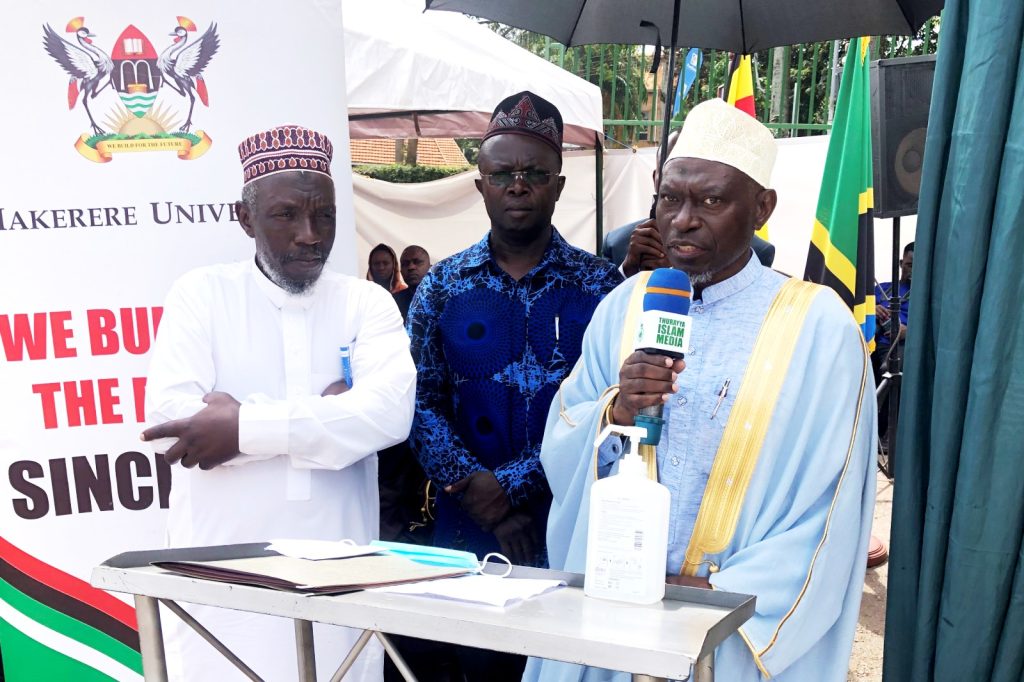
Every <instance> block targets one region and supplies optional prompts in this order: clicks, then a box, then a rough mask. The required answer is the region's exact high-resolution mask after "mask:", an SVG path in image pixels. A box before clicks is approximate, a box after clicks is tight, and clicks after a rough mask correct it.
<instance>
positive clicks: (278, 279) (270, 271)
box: [256, 245, 319, 295]
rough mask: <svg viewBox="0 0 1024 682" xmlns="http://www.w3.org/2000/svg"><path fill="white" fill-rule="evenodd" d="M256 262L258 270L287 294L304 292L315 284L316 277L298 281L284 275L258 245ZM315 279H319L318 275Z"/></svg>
mask: <svg viewBox="0 0 1024 682" xmlns="http://www.w3.org/2000/svg"><path fill="white" fill-rule="evenodd" d="M256 262H257V263H258V264H259V266H260V270H262V271H263V274H265V275H266V276H267V278H268V279H269V280H270V281H271V282H273V283H274V284H276V285H277V286H279V287H281V288H282V289H284V290H285V291H287V292H288V293H289V294H297V295H302V294H306V293H308V292H309V290H310V289H311V288H312V286H313V285H314V284H316V279H312V280H310V281H308V282H300V281H297V280H294V279H291V278H290V277H288V276H287V275H285V274H284V273H283V272H281V271H280V270H279V269H278V268H277V267H276V266H275V265H273V264H272V263H273V259H272V258H270V257H268V254H266V253H264V249H263V248H262V247H260V246H259V245H257V247H256ZM317 279H319V277H318V278H317Z"/></svg>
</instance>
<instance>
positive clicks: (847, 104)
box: [804, 38, 875, 350]
mask: <svg viewBox="0 0 1024 682" xmlns="http://www.w3.org/2000/svg"><path fill="white" fill-rule="evenodd" d="M869 44H870V39H869V38H858V39H857V40H856V41H853V42H851V43H850V49H849V50H848V52H847V54H846V64H845V66H844V67H843V80H842V82H841V84H840V86H839V99H838V100H837V102H836V113H835V119H834V120H833V122H832V135H831V138H830V139H829V143H828V156H827V157H826V159H825V172H824V175H823V176H822V179H821V191H820V193H819V194H818V210H817V211H816V212H815V220H814V231H813V232H812V233H811V247H810V250H809V252H808V254H807V269H806V271H805V272H804V279H805V280H808V281H811V282H817V283H819V284H824V285H826V286H829V287H831V288H833V289H835V291H836V292H837V293H838V294H839V296H840V297H841V298H842V299H843V300H844V301H846V304H847V305H848V306H850V310H852V311H853V316H854V317H855V318H856V320H857V323H858V324H859V325H860V327H861V330H862V331H863V332H864V340H865V342H866V343H867V344H868V348H869V349H870V350H874V347H875V295H874V291H875V289H874V281H875V265H874V263H875V254H874V243H875V235H874V212H873V210H872V209H873V208H874V193H873V190H872V167H871V101H870V96H869V93H870V89H869V83H868V46H869Z"/></svg>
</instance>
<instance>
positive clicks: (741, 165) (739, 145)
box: [666, 98, 778, 187]
mask: <svg viewBox="0 0 1024 682" xmlns="http://www.w3.org/2000/svg"><path fill="white" fill-rule="evenodd" d="M777 152H778V150H777V148H776V146H775V138H774V137H773V136H772V132H771V131H770V130H768V128H766V127H765V126H764V124H762V123H761V122H760V121H758V120H757V119H756V118H754V117H753V116H751V115H750V114H748V113H746V112H745V111H742V110H740V109H737V108H736V107H734V106H730V105H729V104H726V103H725V100H721V99H717V98H716V99H710V100H708V101H706V102H701V103H700V104H698V105H697V106H695V107H694V108H693V109H691V110H690V113H689V114H687V116H686V120H685V121H684V122H683V129H682V132H680V133H679V139H678V140H676V145H675V147H673V148H672V151H670V152H669V154H668V161H666V163H668V162H670V161H672V159H679V158H684V157H688V158H694V159H705V160H707V161H717V162H718V163H724V164H725V165H727V166H732V167H733V168H735V169H737V170H739V171H742V172H743V173H746V174H747V175H748V176H750V177H751V178H753V180H754V182H756V183H757V184H759V185H761V186H762V187H770V186H771V185H770V184H769V183H770V182H771V178H772V167H773V166H774V165H775V155H776V154H777Z"/></svg>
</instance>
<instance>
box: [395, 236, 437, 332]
mask: <svg viewBox="0 0 1024 682" xmlns="http://www.w3.org/2000/svg"><path fill="white" fill-rule="evenodd" d="M398 263H399V266H400V272H401V274H402V279H404V280H405V284H406V288H405V289H402V290H401V291H399V292H397V293H396V294H395V295H394V296H395V303H397V304H398V312H400V313H402V320H406V319H407V318H408V317H409V304H410V303H412V297H413V294H415V293H416V287H418V286H419V284H420V281H421V280H422V279H423V277H424V275H426V274H427V272H429V271H430V254H429V253H427V250H426V249H424V248H423V247H422V246H416V245H415V244H413V245H412V246H407V247H405V250H404V251H402V257H401V258H400V259H399V261H398Z"/></svg>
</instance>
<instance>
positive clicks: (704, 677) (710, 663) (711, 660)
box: [693, 651, 715, 682]
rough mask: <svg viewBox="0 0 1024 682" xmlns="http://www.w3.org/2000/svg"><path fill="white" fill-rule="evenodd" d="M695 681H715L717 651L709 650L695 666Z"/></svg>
mask: <svg viewBox="0 0 1024 682" xmlns="http://www.w3.org/2000/svg"><path fill="white" fill-rule="evenodd" d="M693 682H715V652H714V651H709V652H708V653H706V654H704V655H703V656H701V657H700V658H698V659H697V662H696V663H695V664H694V666H693Z"/></svg>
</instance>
